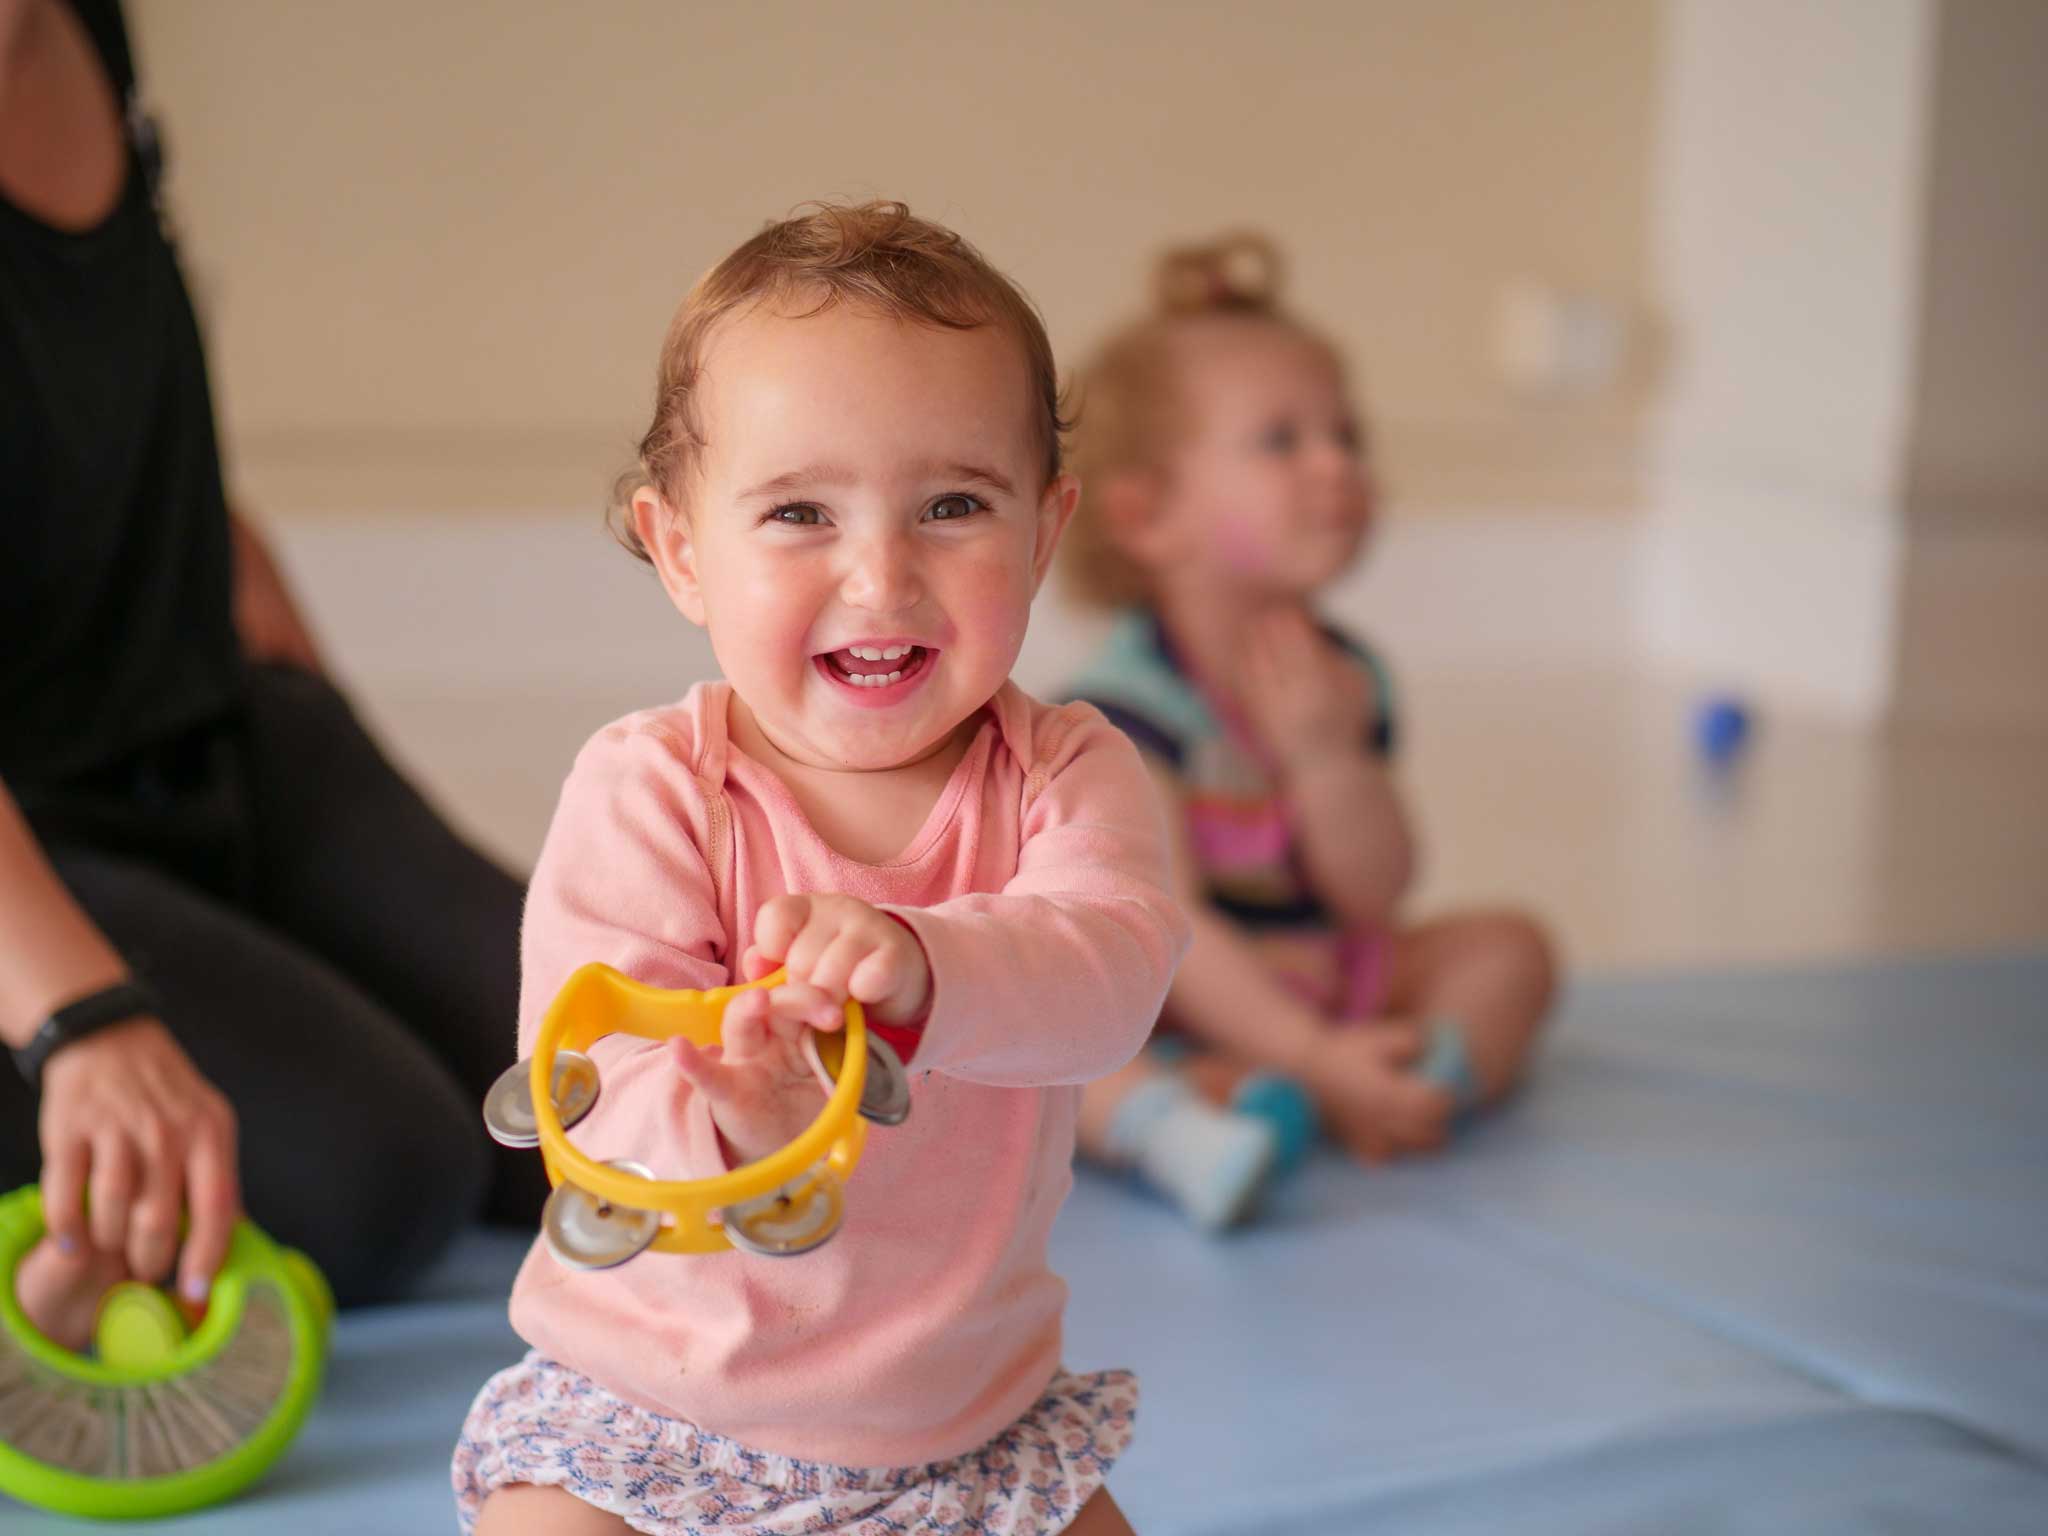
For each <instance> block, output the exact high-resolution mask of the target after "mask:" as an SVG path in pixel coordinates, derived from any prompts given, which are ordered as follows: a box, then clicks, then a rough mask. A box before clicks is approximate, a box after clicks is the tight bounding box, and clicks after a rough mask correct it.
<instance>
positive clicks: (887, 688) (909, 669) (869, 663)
mask: <svg viewBox="0 0 2048 1536" xmlns="http://www.w3.org/2000/svg"><path fill="white" fill-rule="evenodd" d="M936 654H937V653H936V652H935V651H933V650H931V649H930V648H929V647H926V646H922V645H910V644H907V643H904V642H901V641H896V642H888V643H884V642H879V641H877V642H864V643H862V644H859V645H849V646H842V647H841V648H840V649H838V650H836V651H826V652H824V653H823V654H821V655H819V656H817V657H815V658H814V660H815V661H816V663H817V667H818V670H819V671H820V672H822V673H824V674H825V676H826V677H827V678H829V679H830V680H831V681H832V682H834V683H836V684H838V685H839V686H840V687H842V688H846V689H849V690H851V691H852V692H853V693H854V694H856V695H857V696H859V701H860V702H862V703H867V702H870V701H872V702H874V703H877V704H879V703H881V702H883V701H884V700H885V699H888V698H893V697H894V696H895V695H896V694H897V693H898V692H899V690H902V689H903V688H905V687H906V685H908V684H910V683H913V682H915V681H916V680H917V679H918V678H920V677H922V676H923V675H924V673H925V672H926V671H927V670H929V669H930V667H931V662H932V657H933V656H934V655H936Z"/></svg>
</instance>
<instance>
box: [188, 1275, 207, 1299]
mask: <svg viewBox="0 0 2048 1536" xmlns="http://www.w3.org/2000/svg"><path fill="white" fill-rule="evenodd" d="M180 1289H181V1290H182V1291H183V1292H184V1293H185V1299H186V1300H187V1301H191V1302H201V1301H204V1300H206V1293H207V1292H208V1291H210V1290H212V1289H213V1282H212V1281H211V1280H208V1279H207V1278H206V1276H204V1275H187V1276H186V1277H185V1283H184V1285H183V1286H181V1287H180Z"/></svg>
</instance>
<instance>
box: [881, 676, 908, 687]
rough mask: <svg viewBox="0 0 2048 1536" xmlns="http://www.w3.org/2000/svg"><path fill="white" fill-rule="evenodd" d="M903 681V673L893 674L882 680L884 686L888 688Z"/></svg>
mask: <svg viewBox="0 0 2048 1536" xmlns="http://www.w3.org/2000/svg"><path fill="white" fill-rule="evenodd" d="M902 681H903V674H902V673H901V672H891V673H890V674H889V675H888V676H887V677H885V678H883V679H882V686H883V687H885V688H886V687H887V686H888V685H889V684H891V683H900V682H902Z"/></svg>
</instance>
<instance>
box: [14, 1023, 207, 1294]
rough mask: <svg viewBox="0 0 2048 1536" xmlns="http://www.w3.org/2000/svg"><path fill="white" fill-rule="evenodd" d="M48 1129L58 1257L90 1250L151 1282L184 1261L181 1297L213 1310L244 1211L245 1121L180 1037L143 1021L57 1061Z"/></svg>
mask: <svg viewBox="0 0 2048 1536" xmlns="http://www.w3.org/2000/svg"><path fill="white" fill-rule="evenodd" d="M40 1130H41V1137H42V1149H43V1173H42V1191H43V1222H44V1225H45V1226H46V1227H47V1228H48V1230H49V1233H50V1235H51V1236H52V1237H53V1238H55V1239H56V1241H57V1243H58V1245H59V1247H60V1248H64V1249H65V1250H66V1251H76V1250H77V1249H78V1248H79V1247H80V1246H81V1245H82V1244H83V1243H84V1242H85V1241H87V1240H88V1239H89V1240H90V1242H91V1244H92V1246H93V1247H94V1248H97V1249H98V1250H100V1251H101V1252H103V1253H109V1254H120V1255H122V1256H123V1257H124V1258H125V1259H126V1261H127V1265H128V1270H129V1272H130V1273H131V1274H132V1275H134V1276H135V1277H136V1278H137V1279H140V1280H147V1281H150V1282H153V1283H154V1282H158V1281H161V1280H162V1279H163V1278H164V1277H165V1276H167V1275H168V1274H169V1273H170V1272H171V1266H172V1261H173V1260H174V1259H176V1260H178V1265H177V1270H178V1290H179V1293H180V1294H181V1295H183V1296H184V1297H185V1298H186V1299H187V1300H188V1301H193V1302H198V1301H203V1300H205V1298H206V1294H207V1291H208V1290H209V1289H210V1288H211V1286H212V1283H213V1277H214V1275H215V1273H216V1272H217V1271H218V1270H219V1269H220V1266H221V1263H222V1261H223V1260H224V1259H226V1257H227V1251H228V1240H229V1238H230V1237H231V1236H232V1235H233V1232H234V1226H235V1218H236V1216H237V1215H238V1214H239V1213H240V1210H241V1201H242V1196H241V1185H240V1180H239V1178H238V1177H237V1175H236V1171H235V1168H236V1163H235V1113H234V1110H233V1109H232V1108H231V1107H230V1106H229V1104H228V1101H227V1100H226V1099H225V1098H223V1097H222V1096H221V1094H220V1093H219V1092H218V1091H217V1090H216V1089H215V1088H214V1087H213V1085H212V1084H211V1083H209V1082H207V1081H206V1079H205V1078H203V1077H201V1076H200V1075H199V1070H198V1069H197V1068H196V1067H194V1066H193V1065H192V1062H191V1059H190V1058H189V1057H187V1056H186V1054H185V1052H184V1051H183V1049H181V1048H180V1047H179V1045H178V1042H177V1041H176V1040H174V1039H173V1038H172V1037H171V1033H170V1031H169V1030H167V1029H165V1028H164V1026H163V1025H162V1024H161V1023H159V1022H158V1021H157V1020H155V1019H133V1020H130V1021H129V1022H127V1023H125V1024H119V1025H116V1026H114V1027H113V1028H110V1029H103V1030H99V1031H97V1032H95V1033H93V1034H91V1035H88V1036H86V1037H85V1038H84V1039H82V1040H78V1041H75V1042H73V1043H72V1044H70V1045H66V1046H64V1047H62V1048H61V1049H59V1050H58V1051H56V1052H55V1053H54V1054H52V1055H51V1057H50V1058H49V1060H48V1061H47V1062H45V1063H44V1065H43V1075H42V1116H41V1126H40ZM88 1193H89V1194H90V1196H91V1205H90V1210H88V1208H87V1203H86V1196H87V1195H88ZM186 1214H189V1216H190V1218H191V1226H190V1230H189V1232H188V1233H187V1235H186V1237H185V1240H184V1245H183V1252H182V1255H181V1254H180V1249H179V1227H180V1217H181V1216H182V1215H186Z"/></svg>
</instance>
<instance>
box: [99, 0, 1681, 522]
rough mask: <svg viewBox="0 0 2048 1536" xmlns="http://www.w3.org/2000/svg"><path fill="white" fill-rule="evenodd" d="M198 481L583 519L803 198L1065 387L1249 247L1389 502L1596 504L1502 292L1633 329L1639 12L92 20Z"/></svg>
mask: <svg viewBox="0 0 2048 1536" xmlns="http://www.w3.org/2000/svg"><path fill="white" fill-rule="evenodd" d="M131 4H132V9H133V19H134V24H135V27H136V31H137V33H138V47H139V50H140V53H141V57H142V64H143V68H144V69H145V71H146V74H147V77H148V78H149V79H150V80H151V82H152V83H153V89H154V95H155V98H156V101H157V104H158V107H159V109H160V111H161V112H162V114H163V116H164V118H165V121H166V124H167V127H168V129H169V132H170V136H171V137H170V142H171V148H172V152H173V155H174V175H175V181H174V196H175V199H176V205H177V209H178V212H179V214H180V216H181V218H182V221H183V224H184V227H185V229H186V232H187V250H188V262H189V263H190V265H191V267H192V269H193V272H194V275H195V278H196V280H197V286H198V287H199V288H200V291H201V295H202V301H203V303H204V304H205V306H206V308H207V309H208V312H209V316H210V327H211V334H212V342H213V351H214V363H215V372H216V375H217V384H218V387H219V390H220V394H221V400H222V409H223V417H224V421H225V424H226V430H227V435H228V439H229V449H230V452H231V454H232V457H233V460H234V462H235V464H236V465H237V466H238V469H239V478H240V480H241V482H242V484H243V486H244V488H245V489H246V490H247V491H248V493H249V494H250V496H251V498H252V499H253V500H256V501H258V502H259V503H262V504H264V505H266V506H268V507H269V508H270V509H271V510H273V511H280V512H286V513H289V512H291V511H295V510H299V509H305V508H320V507H327V508H345V509H382V508H394V507H420V508H446V507H456V506H478V507H499V506H505V505H508V504H510V505H519V506H534V507H547V506H571V505H580V504H583V503H586V502H588V501H590V500H592V499H594V498H595V497H596V496H597V495H599V494H600V488H601V486H602V485H603V484H604V483H605V481H606V479H607V476H608V474H609V472H610V471H611V470H612V469H614V468H615V467H617V464H618V462H619V461H620V459H621V458H622V457H623V455H624V452H625V448H626V445H627V444H628V443H629V442H630V440H631V438H632V436H633V435H634V434H635V433H636V432H637V430H638V428H639V427H640V425H641V420H640V418H641V415H642V412H643V410H644V406H645V398H644V397H645V395H646V392H647V385H648V382H649V379H650V377H651V370H652V366H653V360H654V354H655V349H656V346H657V343H658V340H659V336H660V333H661V329H662V326H663V325H664V323H665V321H666V319H667V316H668V314H669V312H670V310H671V309H672V307H673V305H674V303H675V301H676V300H677V298H678V297H679V296H680V295H681V293H682V291H683V289H684V288H685V287H686V286H687V284H688V283H689V282H690V280H691V279H692V278H693V277H694V276H695V275H696V274H697V273H698V272H699V271H700V270H701V269H702V268H703V267H705V266H706V265H707V264H709V263H710V262H711V261H712V260H714V259H715V258H716V257H717V256H718V255H719V254H721V253H722V252H723V251H724V250H725V249H727V248H729V247H730V246H731V245H732V244H733V243H735V241H736V240H737V239H739V238H740V237H742V236H744V235H745V234H746V233H748V232H750V231H751V230H752V229H754V228H755V227H757V225H758V224H759V223H760V222H761V221H762V220H763V219H764V218H765V217H768V216H771V215H774V214H776V213H778V212H780V211H782V210H784V209H786V208H788V207H789V206H790V205H792V204H793V203H796V202H798V201H800V200H802V199H804V198H808V197H816V196H826V195H839V194H861V193H882V194H887V195H892V196H900V197H903V198H905V199H907V200H908V201H909V202H910V203H911V205H912V206H913V207H914V208H917V209H919V210H920V211H923V212H927V213H930V214H933V215H935V216H938V217H940V218H943V219H946V220H949V221H952V222H954V223H956V224H957V226H958V227H959V228H960V229H962V230H963V231H964V232H965V233H967V234H968V235H969V236H970V238H972V239H974V240H975V241H976V242H977V243H979V244H980V245H981V246H982V247H983V248H984V249H985V250H987V251H988V252H989V253H990V255H991V256H992V257H993V258H994V259H995V260H996V261H997V262H998V264H1000V265H1002V266H1004V267H1005V268H1007V269H1008V270H1009V271H1010V272H1012V273H1013V274H1014V275H1015V276H1016V277H1017V278H1018V279H1019V280H1020V281H1022V283H1023V284H1024V285H1025V286H1026V288H1027V289H1028V290H1029V291H1030V292H1031V293H1032V294H1033V295H1034V296H1035V297H1036V298H1037V299H1038V300H1039V302H1040V303H1041V305H1042V306H1043V308H1044V309H1045V311H1046V313H1047V315H1048V318H1049V320H1050V322H1051V326H1052V330H1053V333H1054V339H1055V342H1056V343H1058V344H1059V345H1060V347H1061V348H1062V351H1063V353H1064V354H1065V355H1067V356H1069V357H1071V356H1073V355H1074V352H1075V349H1076V348H1077V347H1079V346H1081V345H1083V344H1085V343H1086V342H1088V341H1089V340H1091V339H1092V338H1094V337H1095V336H1097V335H1099V334H1100V333H1101V331H1102V330H1103V329H1104V327H1105V326H1107V325H1108V324H1110V323H1111V322H1112V321H1113V320H1114V319H1115V318H1116V317H1117V316H1119V315H1120V314H1122V313H1123V312H1124V311H1125V310H1126V309H1127V307H1128V306H1130V305H1131V304H1132V303H1134V302H1136V300H1137V298H1138V296H1139V294H1140V291H1141V285H1142V282H1143V270H1144V261H1145V258H1146V256H1147V253H1149V252H1151V251H1152V250H1153V249H1155V248H1156V247H1157V246H1158V245H1159V244H1160V243H1161V242H1163V241H1166V240H1168V239H1171V238H1175V237H1186V236H1189V235H1200V234H1204V233H1207V232H1210V231H1212V230H1213V229H1215V228H1216V227H1218V226H1219V225H1223V224H1231V223H1240V222H1249V223H1254V224H1259V225H1263V226H1265V227H1266V228H1268V229H1270V230H1272V231H1273V232H1275V233H1276V234H1277V235H1278V236H1279V237H1280V238H1281V239H1282V240H1283V241H1285V242H1286V244H1287V245H1288V246H1289V247H1290V249H1291V250H1292V252H1293V255H1294V259H1295V267H1296V273H1297V289H1296V292H1297V296H1298V299H1299V302H1300V305H1301V307H1302V308H1304V309H1305V310H1307V311H1308V312H1309V313H1311V314H1313V315H1315V316H1318V317H1320V318H1322V319H1324V320H1325V321H1327V322H1328V323H1329V325H1330V326H1331V327H1332V328H1333V329H1334V330H1335V331H1336V332H1337V333H1338V334H1339V336H1340V337H1341V338H1342V339H1343V340H1344V342H1346V343H1347V344H1348V345H1349V346H1350V347H1351V349H1352V350H1353V352H1354V354H1355V357H1356V359H1357V361H1358V363H1359V365H1360V367H1361V370H1362V373H1363V375H1364V377H1365V380H1366V383H1367V387H1368V390H1369V394H1370V398H1371V401H1372V403H1373V405H1374V406H1375V408H1376V409H1377V411H1378V413H1379V416H1380V418H1381V420H1380V426H1381V430H1382V435H1383V442H1384V444H1385V449H1386V455H1387V460H1388V467H1389V471H1390V475H1391V478H1392V481H1393V484H1394V487H1395V489H1396V492H1397V494H1398V495H1399V496H1400V498H1401V499H1404V500H1405V502H1406V503H1407V504H1408V505H1410V506H1439V505H1454V504H1455V505H1473V504H1486V505H1496V506H1499V505H1527V504H1531V503H1534V504H1552V505H1561V506H1568V507H1584V506H1622V505H1627V504H1628V503H1629V502H1630V501H1631V499H1632V487H1633V462H1634V445H1635V438H1636V428H1635V423H1636V416H1637V410H1636V402H1637V396H1638V394H1639V393H1640V379H1639V378H1637V377H1634V376H1631V377H1628V378H1625V379H1624V380H1622V381H1621V383H1620V384H1619V385H1618V386H1617V387H1615V388H1613V389H1610V390H1607V391H1604V392H1600V393H1596V394H1595V395H1594V396H1592V397H1590V398H1587V399H1582V400H1577V401H1574V402H1571V403H1567V404H1557V403H1550V404H1543V405H1538V404H1530V403H1527V402H1522V401H1518V400H1517V399H1516V398H1514V397H1513V396H1511V395H1510V394H1509V392H1508V391H1507V389H1506V388H1505V387H1504V386H1503V384H1502V383H1501V382H1500V381H1499V378H1498V376H1497V372H1496V370H1495V367H1494V363H1493V359H1494V356H1495V352H1496V339H1495V335H1494V329H1495V319H1496V314H1497V309H1498V305H1499V302H1500V299H1501V296H1502V293H1503V290H1504V289H1505V288H1506V287H1507V286H1508V285H1509V284H1511V283H1514V282H1517V281H1522V282H1526V281H1531V280H1533V281H1536V282H1540V283H1548V284H1553V285H1556V286H1558V287H1560V288H1563V289H1567V290H1574V291H1583V292H1587V293H1591V294H1593V295H1596V296H1599V297H1602V298H1605V299H1608V300H1610V301H1612V302H1614V303H1616V304H1617V305H1619V306H1621V307H1622V308H1623V310H1624V311H1625V312H1630V313H1632V312H1634V311H1635V310H1636V308H1637V307H1638V306H1640V304H1641V302H1642V295H1643V294H1644V292H1645V290H1646V286H1647V277H1646V273H1645V260H1646V257H1645V249H1644V247H1645V222H1646V214H1645V197H1646V188H1645V177H1646V161H1647V147H1646V139H1647V136H1648V131H1649V122H1650V103H1649V99H1648V97H1649V92H1650V89H1651V79H1652V74H1653V71H1652V68H1651V63H1652V57H1653V53H1654V50H1655V46H1656V32H1657V21H1658V10H1657V7H1656V6H1655V5H1654V4H1653V3H1652V0H1297V3H1278V4H1264V5H1256V6H1255V5H1251V4H1238V3H1232V4H1182V5H1171V6H1169V5H1165V4H1160V5H1140V4H1135V3H1124V4H1117V3H1103V0H1092V3H1089V0H1082V3H1073V0H1059V3H1053V4H1048V5H1042V6H1035V7H1022V6H1016V7H1000V8H997V7H988V8H983V7H968V6H958V5H952V4H945V3H939V0H877V3H869V4H864V5H861V6H858V7H856V6H852V5H824V4H801V5H799V4H760V5H727V4H719V5H683V4H675V3H670V0H599V3H590V4H583V5H576V6H570V5H567V4H563V5H542V4H521V5H513V4H504V3H495V4H482V3H475V0H471V3H440V0H436V3H431V4H421V3H418V0H358V3H353V4H350V5H347V6H334V5H325V6H311V5H286V4H275V5H273V4H266V3H259V0H131Z"/></svg>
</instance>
